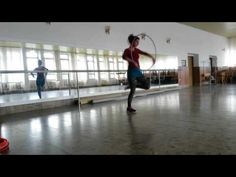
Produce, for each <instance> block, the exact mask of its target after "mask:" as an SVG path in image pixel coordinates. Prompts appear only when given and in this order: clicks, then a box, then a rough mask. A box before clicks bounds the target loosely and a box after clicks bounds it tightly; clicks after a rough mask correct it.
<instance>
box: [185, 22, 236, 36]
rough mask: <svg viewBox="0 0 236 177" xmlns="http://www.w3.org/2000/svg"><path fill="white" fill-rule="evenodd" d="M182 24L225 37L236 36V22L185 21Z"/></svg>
mask: <svg viewBox="0 0 236 177" xmlns="http://www.w3.org/2000/svg"><path fill="white" fill-rule="evenodd" d="M182 24H185V25H188V26H192V27H194V28H198V29H201V30H204V31H208V32H210V33H214V34H218V35H221V36H224V37H229V38H230V37H236V22H200V23H199V22H184V23H182Z"/></svg>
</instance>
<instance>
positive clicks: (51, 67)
mask: <svg viewBox="0 0 236 177" xmlns="http://www.w3.org/2000/svg"><path fill="white" fill-rule="evenodd" d="M45 67H46V68H48V69H49V70H56V65H55V62H54V60H50V59H46V60H45Z"/></svg>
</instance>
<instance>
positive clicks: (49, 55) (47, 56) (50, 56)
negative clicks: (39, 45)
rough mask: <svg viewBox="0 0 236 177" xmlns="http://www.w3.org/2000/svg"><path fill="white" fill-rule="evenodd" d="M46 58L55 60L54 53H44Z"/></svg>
mask: <svg viewBox="0 0 236 177" xmlns="http://www.w3.org/2000/svg"><path fill="white" fill-rule="evenodd" d="M43 56H44V58H54V55H53V52H44V54H43Z"/></svg>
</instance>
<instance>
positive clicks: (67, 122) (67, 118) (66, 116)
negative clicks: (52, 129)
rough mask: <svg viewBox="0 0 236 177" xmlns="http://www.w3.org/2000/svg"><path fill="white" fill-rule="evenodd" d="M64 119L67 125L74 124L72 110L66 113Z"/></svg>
mask: <svg viewBox="0 0 236 177" xmlns="http://www.w3.org/2000/svg"><path fill="white" fill-rule="evenodd" d="M63 120H64V121H63V123H64V126H65V127H68V126H71V125H72V120H71V112H67V113H64V115H63Z"/></svg>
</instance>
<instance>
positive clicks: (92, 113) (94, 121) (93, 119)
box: [90, 109, 97, 126]
mask: <svg viewBox="0 0 236 177" xmlns="http://www.w3.org/2000/svg"><path fill="white" fill-rule="evenodd" d="M90 120H91V124H92V125H93V126H96V125H97V113H96V110H94V109H91V110H90Z"/></svg>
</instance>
